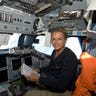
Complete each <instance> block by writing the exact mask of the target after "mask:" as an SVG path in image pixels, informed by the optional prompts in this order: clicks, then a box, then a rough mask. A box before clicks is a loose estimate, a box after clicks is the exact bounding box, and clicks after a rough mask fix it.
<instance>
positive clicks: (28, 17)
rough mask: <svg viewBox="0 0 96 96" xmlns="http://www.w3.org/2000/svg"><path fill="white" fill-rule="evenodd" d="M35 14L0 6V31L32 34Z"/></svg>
mask: <svg viewBox="0 0 96 96" xmlns="http://www.w3.org/2000/svg"><path fill="white" fill-rule="evenodd" d="M35 19H36V16H35V15H32V14H28V13H25V12H23V11H21V10H17V9H13V8H10V7H7V6H0V32H2V33H22V34H32V33H33V32H34V29H33V24H34V21H35Z"/></svg>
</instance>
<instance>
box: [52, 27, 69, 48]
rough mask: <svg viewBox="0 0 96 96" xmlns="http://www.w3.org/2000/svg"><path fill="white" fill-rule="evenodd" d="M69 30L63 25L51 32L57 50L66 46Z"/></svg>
mask: <svg viewBox="0 0 96 96" xmlns="http://www.w3.org/2000/svg"><path fill="white" fill-rule="evenodd" d="M67 37H68V35H67V32H66V30H65V28H63V27H57V28H55V29H54V30H53V31H52V33H51V41H52V44H53V47H54V49H55V50H60V49H62V48H64V46H65V43H66V40H67Z"/></svg>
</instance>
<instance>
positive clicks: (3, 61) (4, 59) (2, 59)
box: [0, 56, 6, 68]
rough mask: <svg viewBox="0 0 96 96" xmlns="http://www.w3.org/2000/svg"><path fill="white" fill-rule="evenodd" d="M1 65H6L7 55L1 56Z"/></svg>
mask: <svg viewBox="0 0 96 96" xmlns="http://www.w3.org/2000/svg"><path fill="white" fill-rule="evenodd" d="M1 67H6V57H5V56H0V68H1Z"/></svg>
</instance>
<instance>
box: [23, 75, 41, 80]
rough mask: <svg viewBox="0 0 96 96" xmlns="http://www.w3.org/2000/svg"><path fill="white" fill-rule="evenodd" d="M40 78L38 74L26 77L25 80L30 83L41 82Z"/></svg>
mask: <svg viewBox="0 0 96 96" xmlns="http://www.w3.org/2000/svg"><path fill="white" fill-rule="evenodd" d="M39 77H40V76H38V75H36V74H30V75H29V76H26V77H25V78H26V79H27V80H28V81H32V82H38V81H39Z"/></svg>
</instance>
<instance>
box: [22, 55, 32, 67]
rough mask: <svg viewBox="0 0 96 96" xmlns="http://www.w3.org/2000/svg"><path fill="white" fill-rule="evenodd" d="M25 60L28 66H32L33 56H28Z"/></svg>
mask: <svg viewBox="0 0 96 96" xmlns="http://www.w3.org/2000/svg"><path fill="white" fill-rule="evenodd" d="M24 59H25V64H26V65H28V66H30V65H32V58H31V56H27V57H25V58H24Z"/></svg>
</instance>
